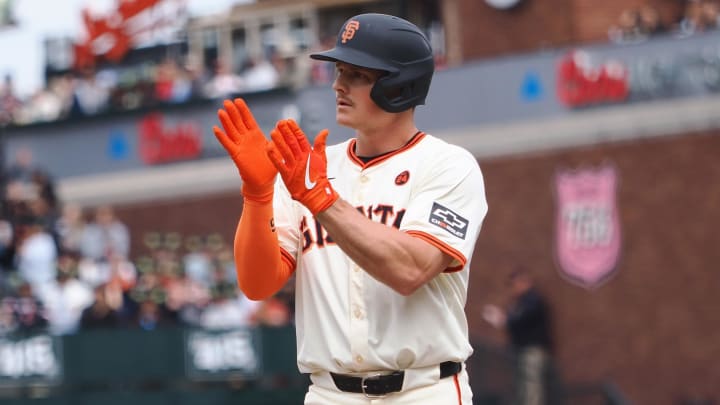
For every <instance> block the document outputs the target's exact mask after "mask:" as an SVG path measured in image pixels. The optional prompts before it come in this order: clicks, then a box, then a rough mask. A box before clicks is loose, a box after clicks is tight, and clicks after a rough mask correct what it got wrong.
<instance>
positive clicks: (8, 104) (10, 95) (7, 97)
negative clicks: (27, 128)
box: [0, 74, 22, 125]
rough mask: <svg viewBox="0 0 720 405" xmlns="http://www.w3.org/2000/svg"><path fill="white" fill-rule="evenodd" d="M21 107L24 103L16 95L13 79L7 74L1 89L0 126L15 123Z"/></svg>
mask: <svg viewBox="0 0 720 405" xmlns="http://www.w3.org/2000/svg"><path fill="white" fill-rule="evenodd" d="M21 107H22V101H21V100H20V98H18V97H17V96H16V95H15V88H14V84H13V78H12V76H11V75H9V74H6V75H5V78H4V80H3V84H2V86H1V87H0V125H7V124H9V123H11V122H14V121H15V118H16V114H17V113H18V111H19V110H20V108H21Z"/></svg>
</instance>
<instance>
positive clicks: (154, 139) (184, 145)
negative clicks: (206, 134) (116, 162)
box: [138, 113, 202, 165]
mask: <svg viewBox="0 0 720 405" xmlns="http://www.w3.org/2000/svg"><path fill="white" fill-rule="evenodd" d="M138 129H139V149H140V150H139V154H140V158H141V159H142V161H143V162H145V163H146V164H149V165H152V164H159V163H167V162H173V161H178V160H189V159H195V158H197V157H199V156H200V153H201V151H202V136H201V132H200V129H199V128H198V127H197V125H195V124H194V123H191V122H182V123H179V124H178V125H176V126H175V127H172V128H171V127H166V126H165V124H164V122H163V117H162V115H161V114H159V113H152V114H149V115H147V116H146V117H145V118H143V119H142V120H141V121H140V124H139V125H138Z"/></svg>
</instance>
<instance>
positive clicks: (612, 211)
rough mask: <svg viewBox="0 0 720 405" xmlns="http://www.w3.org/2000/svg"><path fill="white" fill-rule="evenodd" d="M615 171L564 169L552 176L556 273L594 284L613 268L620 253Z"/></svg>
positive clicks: (610, 272) (607, 276)
mask: <svg viewBox="0 0 720 405" xmlns="http://www.w3.org/2000/svg"><path fill="white" fill-rule="evenodd" d="M617 182H618V181H617V171H616V169H615V168H614V167H613V166H611V165H605V166H602V167H600V168H597V169H582V170H565V171H560V172H558V173H557V175H556V177H555V191H556V198H557V200H556V203H557V204H556V218H555V227H556V229H555V245H556V255H557V261H558V265H559V267H560V273H561V274H562V275H563V276H564V277H565V278H566V279H568V280H569V281H570V282H572V283H575V284H578V285H581V286H583V287H585V288H596V287H598V286H600V285H601V284H602V283H603V282H605V281H607V280H608V279H609V278H610V276H611V275H612V274H613V273H614V270H615V267H616V265H617V262H618V258H619V256H620V243H621V238H620V220H619V215H618V208H617V196H616V194H617V193H616V191H617Z"/></svg>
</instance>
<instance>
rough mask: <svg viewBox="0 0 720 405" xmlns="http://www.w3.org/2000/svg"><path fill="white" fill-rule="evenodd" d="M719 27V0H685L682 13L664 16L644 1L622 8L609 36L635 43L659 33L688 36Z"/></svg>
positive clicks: (620, 40) (612, 38)
mask: <svg viewBox="0 0 720 405" xmlns="http://www.w3.org/2000/svg"><path fill="white" fill-rule="evenodd" d="M718 28H720V0H685V1H684V5H683V10H682V13H681V14H680V15H678V16H675V17H674V18H664V17H663V16H662V15H661V13H660V11H659V10H658V9H657V8H656V7H654V6H652V5H650V4H645V5H643V6H640V7H636V8H628V9H625V10H623V11H622V12H621V13H620V15H619V16H618V20H617V23H616V24H615V25H613V26H612V27H610V29H609V31H608V36H609V38H610V40H611V41H613V42H616V43H636V42H642V41H645V40H647V39H648V38H650V37H652V36H656V35H659V34H674V35H677V36H681V37H684V36H690V35H694V34H698V33H702V32H707V31H712V30H717V29H718Z"/></svg>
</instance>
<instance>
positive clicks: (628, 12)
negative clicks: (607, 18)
mask: <svg viewBox="0 0 720 405" xmlns="http://www.w3.org/2000/svg"><path fill="white" fill-rule="evenodd" d="M608 37H609V38H610V40H611V41H613V42H615V43H619V44H626V43H634V42H638V41H642V40H644V39H645V38H646V36H645V35H644V33H643V31H642V28H641V25H640V13H639V12H638V11H637V10H635V9H625V10H623V11H622V13H620V17H619V18H618V22H617V25H614V26H612V27H610V30H609V31H608Z"/></svg>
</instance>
